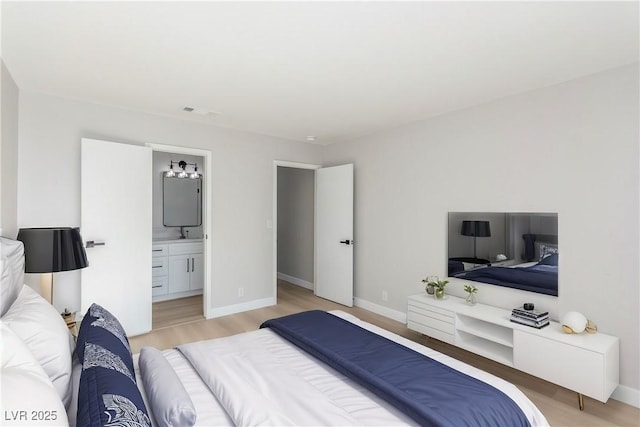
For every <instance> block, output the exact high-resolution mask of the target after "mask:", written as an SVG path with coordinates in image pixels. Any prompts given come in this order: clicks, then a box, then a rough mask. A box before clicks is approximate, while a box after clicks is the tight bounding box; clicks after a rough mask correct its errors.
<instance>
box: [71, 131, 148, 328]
mask: <svg viewBox="0 0 640 427" xmlns="http://www.w3.org/2000/svg"><path fill="white" fill-rule="evenodd" d="M81 151H82V154H81V158H82V163H81V165H82V166H81V228H80V231H81V233H82V236H83V238H84V239H85V242H86V243H85V246H86V247H87V257H88V259H89V267H88V268H85V269H83V270H82V284H81V291H80V292H81V298H80V300H81V305H82V311H83V312H85V311H86V310H87V309H88V308H89V306H90V305H91V304H92V303H94V302H95V303H98V304H100V305H102V306H104V307H105V308H106V309H108V310H109V311H111V312H112V313H113V314H114V315H115V316H116V317H117V318H118V319H119V320H120V323H122V326H123V327H124V329H125V331H126V332H127V334H128V335H138V334H143V333H146V332H149V331H150V330H151V279H152V273H151V272H152V269H151V254H152V252H151V244H152V210H151V209H152V199H151V198H152V185H151V184H152V150H151V149H150V148H149V147H143V146H137V145H128V144H118V143H114V142H108V141H98V140H94V139H85V138H83V139H82V141H81ZM91 242H93V243H91Z"/></svg>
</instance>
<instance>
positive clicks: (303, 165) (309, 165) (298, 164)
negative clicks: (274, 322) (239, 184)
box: [272, 160, 322, 304]
mask: <svg viewBox="0 0 640 427" xmlns="http://www.w3.org/2000/svg"><path fill="white" fill-rule="evenodd" d="M280 166H282V167H286V168H294V169H310V170H314V171H315V170H317V169H320V168H322V165H316V164H312V163H301V162H290V161H287V160H274V161H273V202H272V205H273V215H272V218H273V220H272V228H273V251H272V252H273V272H272V276H273V283H272V286H273V296H274V298H275V300H276V304H277V303H278V167H280ZM313 182H314V191H315V182H316V177H315V173H314V176H313ZM314 200H315V197H314ZM315 214H316V206H315V201H314V204H313V216H314V221H315ZM315 240H316V237H315V234H314V236H313V241H314V245H313V253H314V256H313V271H315V269H316V257H315V251H316V245H315ZM314 282H315V280H314ZM314 286H315V283H314Z"/></svg>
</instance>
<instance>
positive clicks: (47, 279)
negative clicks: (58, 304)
mask: <svg viewBox="0 0 640 427" xmlns="http://www.w3.org/2000/svg"><path fill="white" fill-rule="evenodd" d="M40 295H42V296H43V297H44V298H45V299H46V298H47V297H46V295H48V296H49V299H48V301H49V304H51V305H53V273H42V274H41V275H40Z"/></svg>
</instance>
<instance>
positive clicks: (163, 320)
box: [152, 295, 204, 330]
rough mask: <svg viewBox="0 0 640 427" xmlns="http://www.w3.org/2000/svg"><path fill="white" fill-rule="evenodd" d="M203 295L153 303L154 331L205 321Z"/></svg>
mask: <svg viewBox="0 0 640 427" xmlns="http://www.w3.org/2000/svg"><path fill="white" fill-rule="evenodd" d="M202 312H203V311H202V295H196V296H192V297H187V298H178V299H172V300H167V301H160V302H154V303H153V322H152V325H153V330H157V329H162V328H166V327H169V326H175V325H179V324H181V323H189V322H195V321H197V320H203V319H204V315H203V314H202Z"/></svg>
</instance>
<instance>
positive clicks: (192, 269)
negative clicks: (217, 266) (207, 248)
mask: <svg viewBox="0 0 640 427" xmlns="http://www.w3.org/2000/svg"><path fill="white" fill-rule="evenodd" d="M193 262H194V261H193V258H191V271H194V268H193Z"/></svg>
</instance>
